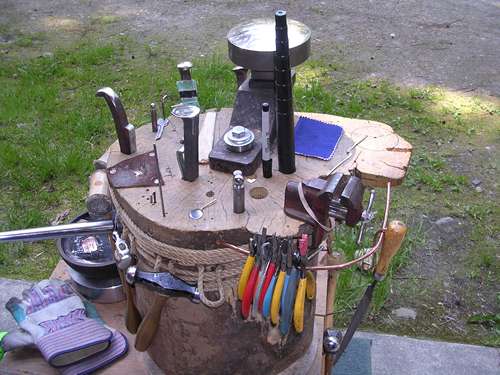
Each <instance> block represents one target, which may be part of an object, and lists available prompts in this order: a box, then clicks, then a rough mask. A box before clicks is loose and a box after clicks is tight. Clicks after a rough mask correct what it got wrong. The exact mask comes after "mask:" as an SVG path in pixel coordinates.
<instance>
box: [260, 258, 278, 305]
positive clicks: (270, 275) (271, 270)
mask: <svg viewBox="0 0 500 375" xmlns="http://www.w3.org/2000/svg"><path fill="white" fill-rule="evenodd" d="M274 271H276V264H274V263H271V264H270V265H269V267H268V269H267V274H266V278H265V280H264V284H262V290H261V291H260V295H259V304H258V308H259V311H260V312H262V304H263V303H264V297H265V296H266V292H267V288H268V287H269V284H270V283H271V279H272V278H273V276H274Z"/></svg>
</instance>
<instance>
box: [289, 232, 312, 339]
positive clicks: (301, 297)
mask: <svg viewBox="0 0 500 375" xmlns="http://www.w3.org/2000/svg"><path fill="white" fill-rule="evenodd" d="M308 240H309V238H308V236H307V234H303V235H302V238H300V239H299V254H300V261H299V267H300V280H299V286H298V288H297V296H296V297H295V303H294V306H293V326H294V328H295V331H297V333H301V332H302V331H303V330H304V303H305V299H306V286H307V279H306V272H305V269H304V267H305V265H306V261H307V258H306V254H307V248H308V246H309V243H308Z"/></svg>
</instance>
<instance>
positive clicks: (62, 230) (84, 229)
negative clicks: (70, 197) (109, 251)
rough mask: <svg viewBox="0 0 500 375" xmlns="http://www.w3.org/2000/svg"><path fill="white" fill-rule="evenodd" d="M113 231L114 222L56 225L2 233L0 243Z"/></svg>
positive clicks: (0, 233) (102, 221)
mask: <svg viewBox="0 0 500 375" xmlns="http://www.w3.org/2000/svg"><path fill="white" fill-rule="evenodd" d="M112 231H113V221H112V220H101V221H89V222H81V223H74V224H64V225H54V226H51V227H41V228H29V229H20V230H12V231H8V232H0V243H5V242H15V241H24V242H34V241H43V240H52V239H57V238H63V237H73V236H85V235H90V234H98V233H110V232H112Z"/></svg>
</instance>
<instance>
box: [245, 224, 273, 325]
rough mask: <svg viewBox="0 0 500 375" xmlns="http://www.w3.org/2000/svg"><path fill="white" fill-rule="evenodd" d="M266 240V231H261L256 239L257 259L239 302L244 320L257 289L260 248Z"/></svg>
mask: <svg viewBox="0 0 500 375" xmlns="http://www.w3.org/2000/svg"><path fill="white" fill-rule="evenodd" d="M266 238H267V229H266V228H263V229H262V235H261V236H259V237H258V241H257V258H256V261H255V264H254V266H253V268H252V271H251V272H250V276H249V277H248V282H247V285H246V287H245V291H244V292H243V300H242V302H241V315H242V316H243V318H244V319H247V318H248V315H249V314H250V307H251V305H252V300H253V296H254V294H255V289H256V287H257V279H258V275H259V271H260V268H261V267H262V246H263V245H264V244H265V241H266Z"/></svg>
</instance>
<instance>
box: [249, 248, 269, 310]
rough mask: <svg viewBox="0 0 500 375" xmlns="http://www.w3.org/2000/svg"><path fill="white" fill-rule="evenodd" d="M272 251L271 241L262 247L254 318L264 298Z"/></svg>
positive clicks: (254, 302) (253, 307) (254, 298)
mask: <svg viewBox="0 0 500 375" xmlns="http://www.w3.org/2000/svg"><path fill="white" fill-rule="evenodd" d="M271 250H272V249H271V243H270V242H269V241H266V242H264V243H263V244H262V245H261V256H260V268H259V274H258V276H257V286H256V287H255V293H254V297H253V305H252V316H253V317H256V316H257V311H258V310H259V301H260V299H261V298H260V296H261V295H262V298H264V294H263V293H262V289H263V287H264V282H265V279H266V275H267V270H268V269H269V265H270V264H271Z"/></svg>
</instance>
